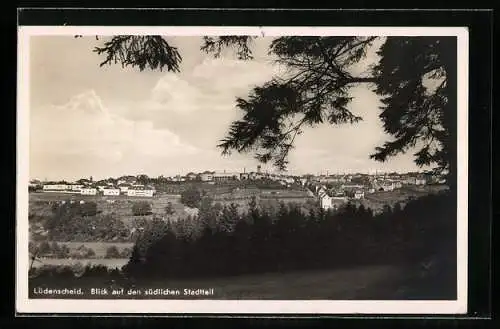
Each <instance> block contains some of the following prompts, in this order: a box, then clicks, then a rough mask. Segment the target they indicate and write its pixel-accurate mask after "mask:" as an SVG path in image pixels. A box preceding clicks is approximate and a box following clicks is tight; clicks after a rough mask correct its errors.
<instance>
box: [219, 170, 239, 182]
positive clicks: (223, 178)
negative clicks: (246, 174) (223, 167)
mask: <svg viewBox="0 0 500 329" xmlns="http://www.w3.org/2000/svg"><path fill="white" fill-rule="evenodd" d="M213 180H214V181H215V182H229V181H236V180H240V174H239V173H226V172H223V173H215V174H213Z"/></svg>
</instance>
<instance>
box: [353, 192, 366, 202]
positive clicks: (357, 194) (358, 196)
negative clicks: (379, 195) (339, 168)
mask: <svg viewBox="0 0 500 329" xmlns="http://www.w3.org/2000/svg"><path fill="white" fill-rule="evenodd" d="M364 197H365V192H363V191H360V190H358V191H355V192H354V199H358V200H359V199H363V198H364Z"/></svg>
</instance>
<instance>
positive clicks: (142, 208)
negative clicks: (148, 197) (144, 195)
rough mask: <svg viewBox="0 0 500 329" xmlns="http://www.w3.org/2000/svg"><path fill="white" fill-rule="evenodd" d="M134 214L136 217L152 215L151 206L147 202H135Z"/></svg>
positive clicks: (133, 206)
mask: <svg viewBox="0 0 500 329" xmlns="http://www.w3.org/2000/svg"><path fill="white" fill-rule="evenodd" d="M132 214H133V215H134V216H147V215H151V214H152V208H151V204H149V202H146V201H141V202H135V203H134V204H133V205H132Z"/></svg>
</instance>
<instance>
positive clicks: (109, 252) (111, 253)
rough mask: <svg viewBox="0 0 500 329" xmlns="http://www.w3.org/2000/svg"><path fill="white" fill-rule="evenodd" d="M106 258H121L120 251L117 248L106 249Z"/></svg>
mask: <svg viewBox="0 0 500 329" xmlns="http://www.w3.org/2000/svg"><path fill="white" fill-rule="evenodd" d="M104 258H121V255H120V251H119V250H118V248H117V247H116V246H111V247H109V248H108V249H106V255H105V256H104Z"/></svg>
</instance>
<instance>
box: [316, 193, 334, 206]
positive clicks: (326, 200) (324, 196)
mask: <svg viewBox="0 0 500 329" xmlns="http://www.w3.org/2000/svg"><path fill="white" fill-rule="evenodd" d="M319 205H320V207H321V208H323V209H325V210H327V209H331V208H333V205H332V197H331V196H329V195H328V193H321V194H320V196H319Z"/></svg>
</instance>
